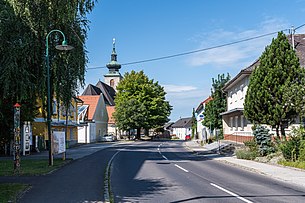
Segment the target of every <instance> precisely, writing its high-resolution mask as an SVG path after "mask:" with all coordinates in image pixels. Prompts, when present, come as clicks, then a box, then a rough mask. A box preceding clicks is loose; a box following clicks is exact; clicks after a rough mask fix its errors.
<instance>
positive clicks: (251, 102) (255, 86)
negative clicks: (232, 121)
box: [244, 32, 305, 138]
mask: <svg viewBox="0 0 305 203" xmlns="http://www.w3.org/2000/svg"><path fill="white" fill-rule="evenodd" d="M259 60H260V64H259V65H258V66H257V67H256V68H255V70H254V72H253V73H252V75H251V76H250V82H249V87H248V91H247V94H246V98H245V105H244V114H245V116H246V118H247V119H248V120H250V121H251V122H252V123H255V124H268V125H272V126H275V128H276V134H277V136H279V129H280V131H281V134H282V136H283V137H284V138H285V130H284V128H285V125H287V124H288V123H289V122H290V121H292V119H293V118H294V116H295V115H296V110H297V107H296V106H295V105H294V103H292V102H291V101H299V100H300V99H301V97H303V96H301V97H300V94H295V95H292V94H291V93H288V94H286V93H287V91H290V92H294V93H295V91H297V90H298V89H299V88H300V87H301V88H302V89H303V88H304V85H305V83H304V79H303V78H304V69H302V68H301V67H300V63H299V59H298V57H297V56H296V53H295V51H294V50H293V48H292V47H291V46H290V44H289V42H288V39H287V37H286V36H285V35H284V33H282V32H279V33H278V36H277V38H276V39H273V40H272V43H271V44H270V45H269V46H267V47H266V48H265V51H264V52H263V53H262V55H261V57H260V59H259ZM292 89H293V90H292ZM285 94H286V96H285ZM287 95H288V96H287ZM302 95H303V94H302ZM298 97H299V99H297V98H298ZM298 107H299V105H298Z"/></svg>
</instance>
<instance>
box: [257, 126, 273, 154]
mask: <svg viewBox="0 0 305 203" xmlns="http://www.w3.org/2000/svg"><path fill="white" fill-rule="evenodd" d="M253 135H254V138H255V142H256V143H257V145H258V151H259V153H260V155H262V156H266V155H267V154H270V153H272V152H274V151H275V150H274V147H273V146H272V141H271V134H269V130H268V129H267V128H265V127H263V126H256V128H255V130H254V131H253Z"/></svg>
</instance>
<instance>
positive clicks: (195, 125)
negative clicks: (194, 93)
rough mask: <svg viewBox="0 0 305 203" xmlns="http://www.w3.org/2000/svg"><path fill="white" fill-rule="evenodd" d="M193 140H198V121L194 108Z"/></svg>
mask: <svg viewBox="0 0 305 203" xmlns="http://www.w3.org/2000/svg"><path fill="white" fill-rule="evenodd" d="M195 136H196V137H195ZM192 138H195V139H197V119H196V115H195V109H194V108H193V113H192Z"/></svg>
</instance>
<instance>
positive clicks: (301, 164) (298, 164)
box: [278, 160, 305, 170]
mask: <svg viewBox="0 0 305 203" xmlns="http://www.w3.org/2000/svg"><path fill="white" fill-rule="evenodd" d="M278 164H281V165H283V166H290V167H294V168H300V169H303V170H305V161H296V162H293V161H285V160H282V161H279V162H278Z"/></svg>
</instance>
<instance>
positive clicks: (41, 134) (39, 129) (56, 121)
mask: <svg viewBox="0 0 305 203" xmlns="http://www.w3.org/2000/svg"><path fill="white" fill-rule="evenodd" d="M78 103H82V100H80V99H79V98H76V97H74V98H73V99H72V100H71V103H70V107H69V109H68V110H66V108H65V107H64V105H63V104H62V102H58V101H56V100H55V99H54V100H53V101H52V116H51V130H52V131H64V132H66V143H67V147H68V146H71V145H74V144H76V143H77V140H78V133H77V126H78V124H77V104H78ZM38 104H39V114H38V115H37V116H36V118H35V119H34V122H33V126H32V135H33V139H34V140H36V139H39V140H42V143H43V146H44V147H46V146H48V145H47V143H48V128H47V123H46V115H45V114H44V113H45V112H44V111H43V109H42V102H41V101H38ZM36 136H37V137H36Z"/></svg>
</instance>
